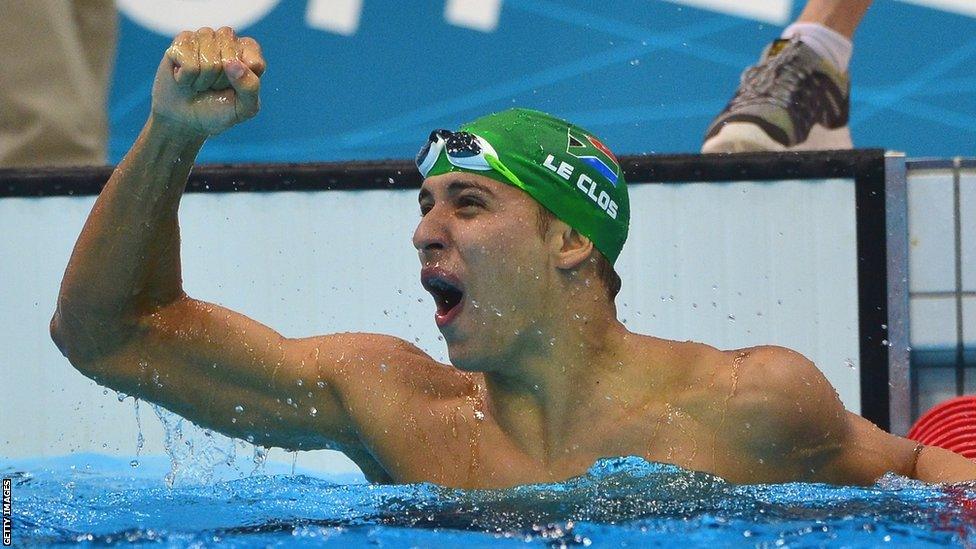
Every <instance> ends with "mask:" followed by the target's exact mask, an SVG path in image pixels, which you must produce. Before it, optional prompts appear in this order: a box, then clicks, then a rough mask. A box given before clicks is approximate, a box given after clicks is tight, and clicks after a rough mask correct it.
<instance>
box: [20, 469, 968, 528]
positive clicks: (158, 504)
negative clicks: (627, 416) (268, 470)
mask: <svg viewBox="0 0 976 549" xmlns="http://www.w3.org/2000/svg"><path fill="white" fill-rule="evenodd" d="M95 457H96V458H98V456H95ZM91 458H92V456H88V458H87V459H88V464H86V465H84V466H79V467H78V468H77V469H75V468H74V465H72V469H70V470H68V469H67V468H66V467H64V464H61V468H60V469H59V468H57V467H56V466H55V465H57V464H51V463H50V462H49V463H47V464H41V465H34V466H28V467H27V469H29V470H31V471H36V472H33V473H23V472H22V471H23V469H21V470H14V471H12V470H10V469H9V468H4V471H3V473H4V476H5V477H12V478H14V482H15V486H14V489H15V490H16V491H17V493H18V494H19V495H18V499H17V502H18V505H17V506H16V507H15V508H14V520H15V524H17V525H18V526H19V527H18V528H17V529H15V532H14V535H15V543H16V544H18V545H54V544H64V543H76V542H78V541H82V542H89V543H93V544H98V545H110V544H121V543H140V544H145V543H147V542H153V543H159V544H161V545H163V546H180V547H184V546H188V545H195V544H196V545H201V546H203V545H210V544H212V543H213V542H214V540H216V539H219V540H220V541H221V545H224V546H232V547H235V546H291V545H295V544H302V543H304V544H306V545H308V544H312V543H317V542H321V541H322V540H326V539H327V540H329V541H337V542H339V544H341V545H343V546H365V545H392V546H445V545H449V546H462V545H470V546H483V545H487V544H492V545H493V546H494V545H496V544H501V545H503V546H504V545H511V546H519V547H524V546H525V545H527V544H529V545H535V546H549V547H552V546H567V545H582V546H586V545H589V544H594V545H597V546H623V545H628V546H633V547H646V546H660V545H670V544H676V543H681V544H683V545H687V546H723V547H724V546H729V545H748V546H757V545H758V546H764V547H765V546H768V547H774V546H782V545H787V546H859V547H873V546H877V545H881V544H885V543H888V542H890V543H891V544H894V545H898V546H911V547H943V546H948V545H963V544H966V543H967V542H969V541H971V540H972V539H973V537H972V536H973V534H974V532H976V528H974V524H976V522H974V521H973V519H972V516H971V515H972V511H969V510H968V509H969V508H971V507H972V505H971V504H970V503H969V502H972V501H974V500H976V488H974V487H973V486H967V485H954V486H949V487H943V486H930V485H925V484H923V483H919V482H916V481H911V480H908V479H904V478H902V477H897V476H894V475H889V476H887V477H885V478H883V479H881V480H880V481H879V482H878V483H877V484H876V485H874V486H870V487H865V488H853V487H837V486H826V485H820V484H804V483H794V484H779V485H752V486H749V485H734V484H729V483H727V482H725V481H723V480H722V479H720V478H718V477H715V476H712V475H709V474H706V473H700V472H694V471H688V470H685V469H682V468H680V467H676V466H673V465H665V464H660V463H648V462H646V461H644V460H642V459H640V458H636V457H622V458H612V459H605V460H600V461H599V462H597V463H596V464H595V465H594V466H593V467H591V468H590V469H589V471H587V473H586V474H584V475H581V476H579V477H575V478H573V479H570V480H568V481H565V482H561V483H553V484H537V485H527V486H519V487H515V488H510V489H499V490H455V489H448V488H443V487H439V486H435V485H432V484H411V485H399V486H388V485H387V486H384V485H372V484H337V483H334V482H331V481H329V480H326V479H321V478H313V477H309V476H303V475H298V476H289V475H273V476H255V477H248V478H244V479H238V480H231V481H226V482H219V483H215V484H213V485H210V486H199V485H194V486H177V487H175V488H173V489H169V488H165V487H162V486H160V485H159V483H158V474H157V475H156V476H155V477H152V478H151V479H149V480H147V478H149V477H148V476H147V475H150V473H151V471H149V470H148V469H140V474H142V475H144V476H143V477H135V476H133V475H134V474H135V472H134V471H132V470H128V472H125V470H126V469H128V468H127V467H126V466H125V465H124V462H122V461H118V460H116V461H115V462H114V463H113V462H111V461H108V460H110V458H101V459H103V460H105V461H108V464H107V465H105V466H103V467H101V468H100V467H98V466H97V462H96V466H91V463H92V461H94V460H92V459H91ZM151 465H152V464H151V462H150V460H147V467H151ZM119 467H122V468H123V472H122V473H120V472H119V469H118V468H119ZM120 477H123V478H120ZM66 481H67V482H66Z"/></svg>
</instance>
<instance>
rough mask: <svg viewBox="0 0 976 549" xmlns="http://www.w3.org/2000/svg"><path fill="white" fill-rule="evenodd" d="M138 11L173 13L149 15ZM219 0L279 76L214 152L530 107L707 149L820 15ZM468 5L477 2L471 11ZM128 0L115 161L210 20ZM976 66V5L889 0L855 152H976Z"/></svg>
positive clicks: (861, 55) (778, 7)
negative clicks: (178, 58)
mask: <svg viewBox="0 0 976 549" xmlns="http://www.w3.org/2000/svg"><path fill="white" fill-rule="evenodd" d="M139 3H141V4H142V5H143V6H145V5H146V4H150V5H153V6H155V7H154V8H153V9H156V10H157V12H156V13H154V14H152V15H150V16H146V15H145V14H144V13H143V14H140V13H138V10H137V9H135V8H133V7H132V6H135V5H137V4H139ZM209 3H210V4H212V5H214V6H215V9H217V8H220V4H225V5H226V6H225V7H223V8H221V9H225V10H235V9H236V10H241V9H242V8H241V6H245V5H248V6H251V7H252V9H251V11H252V12H255V14H252V15H251V16H250V17H249V20H247V21H243V25H242V26H241V28H239V29H238V30H239V32H240V33H241V34H245V35H248V36H253V37H254V38H256V39H257V40H258V41H259V42H260V43H261V44H262V46H263V48H264V54H265V57H266V59H267V61H268V72H267V73H266V75H265V77H264V79H263V88H262V111H261V113H260V114H259V115H258V117H257V118H255V119H254V120H251V121H249V122H247V123H246V124H243V125H242V126H239V127H236V128H234V129H232V130H230V131H228V132H227V133H226V134H224V135H222V136H220V137H218V138H215V139H213V140H212V141H211V142H210V143H209V144H208V145H207V146H206V147H205V148H204V151H203V153H202V154H201V157H200V161H202V162H248V161H251V162H309V161H329V160H348V159H381V158H406V157H412V156H413V154H414V153H415V152H416V150H417V149H418V148H419V147H420V145H421V144H422V143H423V141H424V139H425V138H426V136H427V134H428V133H429V132H430V130H431V129H433V128H437V127H447V128H453V127H456V126H458V125H459V124H460V123H461V122H464V121H467V120H471V119H473V118H475V117H477V116H480V115H482V114H485V113H487V112H491V111H497V110H501V109H505V108H508V107H511V106H516V105H517V106H523V107H531V108H536V109H540V110H544V111H547V112H550V113H553V114H555V115H558V116H561V117H564V118H567V119H570V120H573V121H574V122H576V123H578V124H580V125H582V126H584V127H587V128H589V129H590V130H592V131H593V132H595V133H596V134H597V135H599V136H600V137H601V139H603V141H604V142H605V143H607V145H609V146H610V147H611V149H613V150H614V151H615V152H616V153H618V154H639V153H663V152H694V151H697V150H698V148H699V146H700V144H701V137H702V134H703V132H704V131H705V128H706V126H707V125H708V123H709V122H710V121H711V119H712V118H713V117H714V116H715V114H717V113H718V112H719V111H720V110H721V109H722V108H723V106H724V105H725V103H726V102H727V101H728V99H729V98H730V96H731V94H732V92H733V90H734V89H735V86H736V85H737V84H738V79H739V74H740V73H741V72H742V70H743V69H744V68H745V67H746V66H747V65H749V64H751V63H754V62H755V60H756V59H757V58H758V56H759V55H760V53H761V51H762V49H763V48H764V47H765V45H766V44H767V43H768V42H769V41H770V40H772V39H773V38H776V37H777V36H778V35H779V33H780V31H781V30H782V28H783V27H785V26H786V25H787V24H788V23H789V22H790V21H791V20H792V19H793V18H794V17H795V16H796V15H798V14H799V12H800V10H801V9H802V8H803V2H802V1H796V2H790V1H789V0H762V1H758V0H757V1H756V2H753V3H752V4H750V3H749V2H742V1H740V2H722V1H717V0H695V1H687V2H665V1H659V0H615V1H606V2H588V1H582V0H560V1H558V2H557V1H546V0H501V1H499V0H493V1H489V0H484V1H482V2H479V1H478V0H467V1H460V0H446V1H421V2H392V1H383V0H333V1H322V0H319V1H315V0H309V1H298V0H283V1H278V2H275V1H269V0H252V1H250V2H244V1H241V0H235V1H234V2H228V1H227V0H224V1H223V2H221V1H210V2H209ZM184 4H207V1H206V0H204V1H203V2H200V1H197V2H184ZM465 4H470V5H476V8H475V10H474V12H472V13H468V14H467V15H465V12H464V10H463V9H461V8H463V7H464V5H465ZM934 4H939V6H940V7H938V8H937V7H932V5H934ZM968 4H972V5H971V6H970V5H968ZM119 5H120V12H121V15H120V38H119V50H118V59H117V62H116V67H115V81H114V84H113V89H112V92H111V99H110V124H111V132H112V133H111V141H110V160H111V161H112V162H117V161H118V160H119V159H120V158H121V156H122V155H123V154H124V152H125V151H126V150H127V149H128V147H129V146H130V145H131V143H132V141H133V140H134V139H135V136H136V135H137V133H138V131H139V128H140V127H141V126H142V124H143V122H144V121H145V118H146V116H147V114H148V112H149V98H150V89H151V85H152V78H153V75H154V73H155V69H156V66H157V64H158V62H159V59H160V57H161V55H162V52H163V51H164V50H165V48H166V47H167V46H168V45H169V42H170V40H171V38H172V35H173V34H174V33H173V32H172V30H171V29H172V28H179V25H180V24H181V23H183V22H184V21H188V22H187V23H186V26H191V25H190V23H189V22H190V21H192V22H193V23H196V22H199V20H198V19H191V18H185V17H184V19H182V20H181V17H183V15H184V14H181V13H180V9H179V2H175V1H174V0H168V1H163V2H151V3H150V2H145V0H120V3H119ZM736 5H738V7H736ZM173 6H175V7H173ZM695 6H697V7H695ZM742 6H747V7H746V8H743V7H742ZM750 6H751V7H750ZM947 6H948V7H947ZM143 11H145V8H143ZM225 13H232V11H230V12H225ZM210 17H212V18H213V17H216V19H215V20H213V21H212V23H211V24H218V22H219V21H226V22H228V23H231V22H233V20H234V17H233V16H232V15H228V16H227V17H220V13H217V14H216V16H215V15H214V14H211V15H210ZM237 19H240V17H238V18H237ZM208 22H209V20H208ZM974 61H976V2H971V1H970V0H940V1H939V2H936V1H935V0H932V1H929V2H924V1H921V0H914V1H913V2H911V3H909V2H900V1H897V2H896V1H891V0H879V1H876V2H875V5H874V6H872V8H871V9H870V10H869V11H868V14H867V16H866V17H865V19H864V21H863V23H862V25H861V27H860V28H859V30H858V32H857V34H856V35H855V47H854V58H853V61H852V65H851V75H852V105H851V128H852V133H853V136H854V142H855V145H856V146H858V147H884V148H887V149H894V150H901V151H905V152H907V153H908V154H909V155H911V156H950V155H970V156H971V155H973V154H974V153H976V146H974V144H976V71H974V69H973V67H974Z"/></svg>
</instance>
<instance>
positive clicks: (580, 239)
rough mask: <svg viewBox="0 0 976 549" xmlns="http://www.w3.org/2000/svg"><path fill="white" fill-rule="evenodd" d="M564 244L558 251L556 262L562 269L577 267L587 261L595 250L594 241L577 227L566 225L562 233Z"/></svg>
mask: <svg viewBox="0 0 976 549" xmlns="http://www.w3.org/2000/svg"><path fill="white" fill-rule="evenodd" d="M560 237H561V241H562V243H561V244H562V245H561V246H560V247H559V249H558V250H557V251H556V257H555V264H556V267H558V268H560V269H566V270H569V269H575V268H576V267H579V266H580V265H582V264H583V262H584V261H586V260H587V259H588V258H589V257H590V254H591V253H592V252H593V242H592V241H590V239H589V238H586V237H585V236H583V235H581V234H580V233H579V232H578V231H577V230H576V229H574V228H572V227H570V226H569V225H565V229H563V230H562V232H561V234H560Z"/></svg>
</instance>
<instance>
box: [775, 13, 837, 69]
mask: <svg viewBox="0 0 976 549" xmlns="http://www.w3.org/2000/svg"><path fill="white" fill-rule="evenodd" d="M794 36H795V37H798V38H799V39H800V41H801V42H803V43H804V44H806V45H807V46H810V48H811V49H812V50H813V51H815V52H817V53H818V54H819V55H820V57H823V58H824V59H826V60H828V61H830V62H831V63H833V64H834V66H835V67H837V68H838V69H840V71H841V72H847V67H848V65H850V63H851V51H852V50H853V49H854V44H852V43H851V41H850V40H848V39H847V37H846V36H844V35H843V34H840V33H839V32H837V31H835V30H833V29H831V28H828V27H825V26H823V25H821V24H820V23H793V24H792V25H790V26H788V27H786V29H785V30H784V31H783V34H782V35H780V38H786V39H790V38H793V37H794Z"/></svg>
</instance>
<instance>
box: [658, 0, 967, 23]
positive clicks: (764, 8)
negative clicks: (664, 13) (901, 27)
mask: <svg viewBox="0 0 976 549" xmlns="http://www.w3.org/2000/svg"><path fill="white" fill-rule="evenodd" d="M666 1H668V2H671V3H673V4H682V5H685V6H691V7H693V8H700V9H703V10H708V11H714V12H718V13H724V14H727V15H734V16H736V17H743V18H746V19H754V20H756V21H763V22H765V23H772V24H775V25H785V24H787V23H789V22H790V15H792V13H793V1H792V0H748V1H743V0H666ZM901 1H902V2H905V3H907V4H915V5H918V6H924V7H926V8H931V9H934V10H940V11H948V12H952V13H958V14H960V15H968V16H970V17H976V1H974V0H901ZM868 17H871V16H870V15H868Z"/></svg>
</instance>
